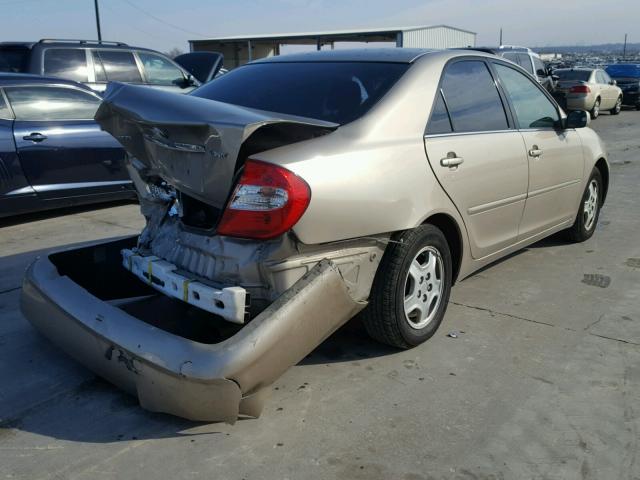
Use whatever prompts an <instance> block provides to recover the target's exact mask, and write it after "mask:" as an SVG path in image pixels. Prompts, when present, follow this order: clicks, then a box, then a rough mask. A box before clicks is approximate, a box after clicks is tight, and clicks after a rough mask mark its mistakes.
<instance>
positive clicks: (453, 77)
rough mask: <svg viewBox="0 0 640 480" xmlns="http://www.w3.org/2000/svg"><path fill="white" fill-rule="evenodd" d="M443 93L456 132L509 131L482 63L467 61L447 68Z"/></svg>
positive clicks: (494, 88)
mask: <svg viewBox="0 0 640 480" xmlns="http://www.w3.org/2000/svg"><path fill="white" fill-rule="evenodd" d="M442 93H443V94H444V98H445V100H446V103H447V107H448V108H449V115H450V116H451V123H452V125H453V130H454V131H455V132H482V131H490V130H504V129H507V128H509V124H508V123H507V115H506V113H505V111H504V107H503V105H502V100H501V99H500V95H499V94H498V89H497V87H496V84H495V82H494V81H493V77H492V76H491V74H490V73H489V69H488V68H487V65H486V64H485V63H484V62H481V61H477V60H468V61H462V62H456V63H453V64H451V65H449V66H448V67H447V68H446V70H445V72H444V76H443V78H442Z"/></svg>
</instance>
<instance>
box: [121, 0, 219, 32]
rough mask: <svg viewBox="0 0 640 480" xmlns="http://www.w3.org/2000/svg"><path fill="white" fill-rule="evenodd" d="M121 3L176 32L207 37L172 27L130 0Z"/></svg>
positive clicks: (171, 24) (176, 26)
mask: <svg viewBox="0 0 640 480" xmlns="http://www.w3.org/2000/svg"><path fill="white" fill-rule="evenodd" d="M122 1H123V2H125V3H127V4H128V5H129V6H131V7H133V8H135V9H136V10H138V11H140V12H142V13H144V14H145V15H146V16H147V17H149V18H152V19H154V20H155V21H156V22H160V23H162V24H164V25H167V26H168V27H171V28H175V29H176V30H180V31H181V32H184V33H188V34H189V35H197V36H199V37H207V35H203V34H202V33H198V32H194V31H192V30H187V29H185V28H182V27H179V26H178V25H174V24H173V23H169V22H167V21H165V20H163V19H161V18H159V17H156V16H155V15H153V14H152V13H149V12H147V11H146V10H145V9H144V8H142V7H139V6H138V5H136V4H135V3H133V2H131V1H130V0H122Z"/></svg>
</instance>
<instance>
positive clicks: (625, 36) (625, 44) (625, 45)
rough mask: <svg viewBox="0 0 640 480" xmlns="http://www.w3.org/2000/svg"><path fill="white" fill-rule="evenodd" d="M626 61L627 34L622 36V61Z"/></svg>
mask: <svg viewBox="0 0 640 480" xmlns="http://www.w3.org/2000/svg"><path fill="white" fill-rule="evenodd" d="M626 59H627V34H626V33H625V34H624V47H623V48H622V60H626Z"/></svg>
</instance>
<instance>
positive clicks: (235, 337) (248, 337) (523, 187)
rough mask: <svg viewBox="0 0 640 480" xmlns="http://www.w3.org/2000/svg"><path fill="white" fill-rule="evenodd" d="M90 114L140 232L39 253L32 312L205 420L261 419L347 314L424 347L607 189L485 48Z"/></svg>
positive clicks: (360, 59) (255, 66)
mask: <svg viewBox="0 0 640 480" xmlns="http://www.w3.org/2000/svg"><path fill="white" fill-rule="evenodd" d="M96 120H97V121H98V122H99V123H100V125H101V126H102V128H104V129H105V130H107V131H108V132H110V133H111V134H112V135H114V136H115V138H117V139H118V140H119V141H120V142H121V143H122V145H123V146H124V147H125V148H126V149H127V151H128V152H129V154H130V161H129V171H130V174H131V177H132V179H133V181H134V183H135V185H136V188H137V190H138V195H139V198H140V204H141V209H142V213H143V214H144V216H145V217H146V220H147V225H146V227H145V228H144V230H143V232H142V233H141V235H140V236H139V237H131V238H126V239H121V240H117V241H111V242H107V243H101V244H96V245H91V246H88V247H83V248H79V249H78V248H76V249H72V250H67V251H62V252H58V253H55V254H52V255H49V256H48V257H43V258H41V259H39V260H38V261H36V262H35V263H34V264H33V265H32V266H31V267H30V269H29V271H28V272H27V275H26V278H25V282H24V288H23V290H22V307H23V311H24V313H25V315H26V317H27V318H28V319H29V320H30V321H31V322H32V323H33V325H34V326H35V327H36V328H38V329H39V330H41V331H42V332H43V333H44V334H45V335H47V336H49V337H50V338H51V339H52V340H53V341H54V342H56V343H58V344H59V345H60V346H62V347H63V348H64V349H65V350H67V351H68V352H69V353H71V355H74V356H75V357H76V358H78V359H79V360H81V361H82V362H83V363H84V364H85V365H87V366H89V367H90V368H92V369H94V370H95V371H96V372H98V373H99V374H100V375H102V376H104V377H105V378H107V379H110V380H111V381H112V382H114V383H116V384H118V385H120V386H122V387H123V388H125V389H126V390H128V391H130V392H132V393H134V394H136V395H137V396H138V398H139V400H140V403H141V405H142V406H143V407H144V408H147V409H150V410H154V411H162V412H168V413H172V414H175V415H180V416H183V417H187V418H191V419H196V420H225V421H234V420H235V419H236V418H237V417H238V415H240V414H244V415H253V416H257V415H259V413H260V411H261V409H262V405H263V402H264V397H265V394H266V393H267V392H268V391H269V388H268V387H269V385H270V384H272V383H273V382H274V381H275V380H276V379H277V378H278V377H279V376H280V375H281V374H282V373H283V372H284V371H285V370H286V369H287V368H288V367H290V366H291V365H294V364H295V363H297V362H298V361H300V360H301V359H302V358H304V357H305V356H306V355H307V354H308V353H309V352H310V351H311V350H312V349H313V348H315V346H317V345H318V344H319V343H320V342H322V341H323V340H324V339H325V338H326V337H327V336H329V335H330V334H331V333H332V332H334V331H335V330H336V329H337V328H338V327H339V326H340V325H342V324H344V323H345V322H346V321H347V320H349V319H350V318H351V317H353V316H354V315H356V314H359V315H361V317H362V319H363V321H364V325H365V326H366V329H367V331H368V332H369V333H370V335H371V336H372V337H373V338H375V339H377V340H379V341H381V342H384V343H386V344H389V345H392V346H394V347H398V348H410V347H414V346H416V345H419V344H421V343H422V342H424V341H425V340H427V339H428V338H429V337H431V336H432V335H434V333H435V332H436V330H437V329H438V327H439V326H440V324H441V323H442V321H443V318H444V316H445V312H446V309H447V303H448V300H449V293H450V291H451V286H452V285H453V284H454V283H455V282H456V281H460V280H462V279H463V278H465V277H467V276H468V275H470V274H471V273H472V272H474V271H476V270H478V269H479V268H481V267H483V266H485V265H487V264H489V263H491V262H493V261H495V260H497V259H499V258H501V257H504V256H505V255H508V254H509V253H511V252H513V251H516V250H518V249H521V248H523V247H525V246H526V245H529V244H531V243H533V242H536V241H538V240H540V239H542V238H544V237H547V236H549V235H551V234H553V233H556V232H560V231H564V232H565V234H566V237H567V238H568V239H570V240H572V241H584V240H586V239H588V238H589V237H591V236H592V235H593V233H594V230H595V228H596V223H597V221H598V214H599V211H600V207H601V206H602V204H603V202H604V200H605V197H606V194H607V188H608V180H609V166H608V163H607V159H606V153H605V149H604V146H603V144H602V142H601V141H600V139H599V138H598V136H597V135H596V134H595V133H594V132H593V131H592V130H591V129H589V128H585V127H586V126H587V124H588V121H589V119H588V116H587V114H586V113H585V112H572V113H571V114H570V115H569V116H565V114H564V113H563V111H562V110H561V109H560V108H559V107H558V105H557V104H556V103H555V101H554V100H553V99H552V98H551V97H550V96H549V94H548V93H547V92H546V91H545V90H544V89H543V88H542V87H541V86H540V85H539V84H538V82H537V81H536V80H535V79H534V78H533V77H532V76H530V75H529V74H528V73H527V72H526V71H524V70H523V69H522V68H521V67H519V66H517V65H514V64H513V63H511V62H509V61H506V60H504V59H501V58H499V57H496V56H494V55H491V54H486V53H482V52H470V51H463V50H461V51H426V50H411V49H382V50H354V51H346V50H345V51H324V52H317V53H305V54H299V55H291V56H281V57H275V58H270V59H264V60H260V61H257V62H253V63H251V64H249V65H247V66H244V67H241V68H238V69H236V70H233V71H231V72H229V73H228V74H226V75H224V76H222V77H220V78H218V79H216V80H214V81H213V82H210V83H209V84H207V85H204V86H202V87H200V88H199V89H197V90H195V91H194V92H193V93H192V94H191V95H187V96H178V95H173V94H168V93H164V92H160V91H154V90H151V89H145V88H141V87H136V86H130V85H122V84H120V85H113V86H112V87H111V88H110V89H109V90H108V91H107V93H106V95H105V98H104V102H103V104H102V106H101V107H100V109H99V111H98V113H97V115H96ZM523 274H524V273H523Z"/></svg>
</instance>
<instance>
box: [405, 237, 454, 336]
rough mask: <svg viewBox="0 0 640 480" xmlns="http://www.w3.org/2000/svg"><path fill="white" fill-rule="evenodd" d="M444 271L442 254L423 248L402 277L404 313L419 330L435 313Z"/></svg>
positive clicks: (433, 249) (441, 288)
mask: <svg viewBox="0 0 640 480" xmlns="http://www.w3.org/2000/svg"><path fill="white" fill-rule="evenodd" d="M444 272H445V270H444V265H443V262H442V256H441V255H440V252H439V251H438V250H437V249H436V248H434V247H430V246H429V247H424V248H423V249H421V250H420V251H419V252H418V253H417V254H416V256H415V257H414V258H413V260H412V261H411V264H410V265H409V271H408V272H407V276H406V278H405V287H404V315H405V317H406V319H407V322H409V325H410V326H411V327H412V328H415V329H422V328H424V327H426V326H427V325H429V323H431V321H432V320H433V319H434V317H435V316H436V312H437V311H438V306H439V305H440V302H441V300H442V293H443V289H444V285H445V282H444V278H443V277H444Z"/></svg>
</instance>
